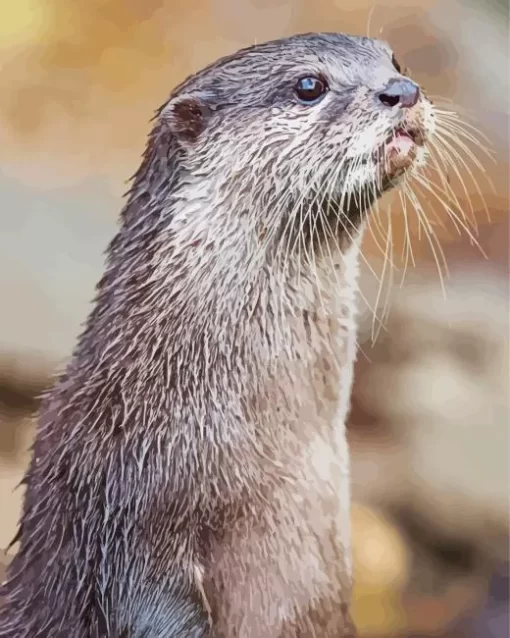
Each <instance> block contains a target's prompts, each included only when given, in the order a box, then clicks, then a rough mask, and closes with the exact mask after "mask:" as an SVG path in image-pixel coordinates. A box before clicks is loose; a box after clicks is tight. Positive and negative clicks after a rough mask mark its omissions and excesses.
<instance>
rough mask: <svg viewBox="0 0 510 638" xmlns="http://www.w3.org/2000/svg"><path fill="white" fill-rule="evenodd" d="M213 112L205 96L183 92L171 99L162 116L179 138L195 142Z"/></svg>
mask: <svg viewBox="0 0 510 638" xmlns="http://www.w3.org/2000/svg"><path fill="white" fill-rule="evenodd" d="M211 114H212V110H211V108H210V107H209V106H208V104H207V103H206V101H205V99H204V98H203V96H200V95H194V94H193V95H192V94H183V95H178V96H176V97H175V98H173V99H171V100H170V101H169V102H168V103H167V104H166V105H165V107H164V108H163V111H162V113H161V116H162V118H163V120H164V121H165V122H166V123H167V125H168V126H169V127H170V130H171V131H172V133H174V135H175V136H176V137H177V138H178V139H180V140H182V141H183V142H191V143H193V142H196V141H197V139H198V138H199V137H200V135H201V134H202V133H203V131H204V130H205V128H206V127H207V122H208V120H209V118H210V117H211Z"/></svg>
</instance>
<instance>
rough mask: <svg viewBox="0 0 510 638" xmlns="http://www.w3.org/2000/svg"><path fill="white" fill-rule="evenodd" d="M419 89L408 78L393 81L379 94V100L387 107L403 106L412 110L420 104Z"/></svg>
mask: <svg viewBox="0 0 510 638" xmlns="http://www.w3.org/2000/svg"><path fill="white" fill-rule="evenodd" d="M419 97H420V89H419V87H418V86H417V85H416V84H415V83H414V82H413V81H412V80H409V79H408V78H401V79H393V80H390V81H389V82H388V84H387V85H386V87H385V88H384V89H383V90H382V91H381V92H380V93H379V99H380V100H381V102H382V103H383V104H384V105H385V106H397V104H398V105H399V106H401V107H402V108H410V107H411V106H414V105H415V104H416V102H418V98H419Z"/></svg>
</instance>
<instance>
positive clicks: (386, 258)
mask: <svg viewBox="0 0 510 638" xmlns="http://www.w3.org/2000/svg"><path fill="white" fill-rule="evenodd" d="M389 212H390V214H389V215H388V232H387V237H386V251H385V253H384V260H383V271H382V274H381V285H380V286H379V288H378V291H377V296H376V300H375V307H376V308H378V307H379V301H380V298H381V294H382V290H383V283H382V282H384V280H385V276H386V267H387V264H388V263H389V264H390V268H389V273H390V274H389V282H388V287H387V293H386V298H385V302H384V306H383V310H382V322H384V321H385V319H386V318H387V314H388V309H389V299H390V294H391V288H392V282H393V272H394V268H393V265H392V259H391V254H392V250H393V229H392V225H391V210H390V211H389ZM382 322H381V324H380V326H379V329H378V330H377V331H375V330H374V328H375V326H374V323H372V331H371V340H372V346H374V345H375V343H376V341H377V339H378V337H379V334H380V332H381V326H382V325H383V323H382Z"/></svg>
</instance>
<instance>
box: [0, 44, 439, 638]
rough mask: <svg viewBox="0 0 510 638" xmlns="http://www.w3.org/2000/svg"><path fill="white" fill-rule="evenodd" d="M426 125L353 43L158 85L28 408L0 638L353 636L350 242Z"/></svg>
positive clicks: (383, 54)
mask: <svg viewBox="0 0 510 638" xmlns="http://www.w3.org/2000/svg"><path fill="white" fill-rule="evenodd" d="M433 131H434V108H433V106H432V104H431V103H430V102H429V100H428V99H427V98H426V97H425V95H424V94H423V92H422V90H421V89H420V87H419V86H418V85H417V84H416V83H415V82H413V81H412V80H410V79H409V78H408V77H406V76H405V74H403V73H402V70H401V69H400V67H399V65H398V62H397V61H396V59H395V57H394V55H393V52H392V50H391V48H390V46H389V45H388V44H387V43H384V42H382V41H379V40H373V39H369V38H364V37H355V36H349V35H344V34H338V33H337V34H335V33H321V34H314V33H312V34H304V35H296V36H293V37H291V38H287V39H283V40H277V41H274V42H268V43H264V44H258V45H256V46H252V47H249V48H247V49H243V50H241V51H239V52H237V53H234V54H232V55H230V56H228V57H225V58H223V59H221V60H218V61H217V62H214V63H213V64H211V65H209V66H208V67H207V68H205V69H203V70H201V71H199V72H197V73H196V74H194V75H193V76H191V77H189V78H187V79H186V80H184V81H183V82H182V84H180V85H179V86H178V87H176V88H175V89H174V91H173V92H172V93H171V94H170V96H169V98H168V99H167V100H166V101H165V103H164V104H163V106H162V107H161V108H160V109H159V110H158V111H157V113H156V117H155V121H154V125H153V129H152V131H151V133H150V135H149V139H148V143H147V148H146V151H145V154H144V156H143V159H142V162H141V165H140V168H139V169H138V171H137V172H136V175H135V177H134V179H133V183H132V187H131V189H130V191H129V193H128V195H127V201H126V204H125V206H124V208H123V210H122V213H121V218H120V228H119V230H118V233H117V235H116V236H115V237H114V238H113V240H112V242H111V244H110V246H109V248H108V253H107V259H106V265H105V272H104V276H103V277H102V279H101V281H100V282H99V284H98V287H97V295H96V299H95V303H94V307H93V309H92V311H91V313H90V316H89V317H88V319H87V321H86V323H85V327H84V330H83V333H82V334H81V335H80V337H79V339H78V341H77V344H76V347H75V349H74V352H73V354H72V357H71V360H70V361H69V363H68V365H67V367H66V369H65V371H64V372H63V373H62V374H61V376H60V377H59V378H58V379H57V380H56V382H55V385H54V387H53V388H52V389H51V391H50V392H49V393H48V394H47V396H45V398H44V400H43V402H42V406H41V411H40V414H39V417H38V426H37V434H36V438H35V442H34V447H33V456H32V460H31V463H30V467H29V469H28V471H27V474H26V477H25V480H24V483H25V485H26V494H25V497H24V506H23V512H22V516H21V522H20V527H19V533H18V536H17V539H16V540H18V541H19V551H18V552H17V554H16V555H15V557H14V559H13V561H12V563H11V565H10V567H9V571H8V578H7V581H6V583H4V585H3V586H2V590H1V598H2V600H1V603H0V638H25V637H28V636H30V638H85V637H86V638H121V637H128V636H129V637H130V638H173V637H175V638H180V637H182V636H189V637H190V638H206V637H207V638H209V637H212V636H214V638H304V637H308V636H315V637H316V638H340V637H344V638H346V637H352V636H354V635H355V629H354V627H353V625H352V622H351V620H350V612H349V610H350V591H351V557H350V526H349V457H348V449H347V444H346V436H345V420H346V415H347V413H348V410H349V400H350V399H349V397H350V392H351V383H352V374H353V362H354V359H355V356H356V327H357V320H356V299H357V283H356V282H357V273H358V256H359V246H360V242H361V236H362V232H363V228H364V226H365V223H364V222H365V221H366V216H367V215H368V214H369V209H370V206H371V205H372V204H373V202H374V201H375V200H376V199H377V198H378V197H380V196H381V195H382V194H383V193H384V192H385V191H386V190H388V189H389V188H391V187H393V186H395V185H396V184H397V183H398V181H399V179H401V178H402V177H403V176H406V175H411V174H412V173H413V172H415V171H418V170H420V167H421V166H422V165H423V163H424V162H425V161H426V158H427V144H428V140H429V139H430V136H431V135H432V134H433Z"/></svg>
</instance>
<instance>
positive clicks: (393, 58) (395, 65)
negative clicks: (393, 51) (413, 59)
mask: <svg viewBox="0 0 510 638" xmlns="http://www.w3.org/2000/svg"><path fill="white" fill-rule="evenodd" d="M391 63H392V64H393V66H394V67H395V69H396V70H397V72H398V73H402V67H401V66H400V64H399V63H398V60H397V58H396V57H395V56H394V55H392V56H391Z"/></svg>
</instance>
